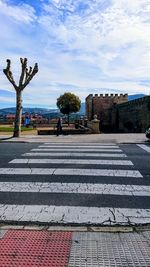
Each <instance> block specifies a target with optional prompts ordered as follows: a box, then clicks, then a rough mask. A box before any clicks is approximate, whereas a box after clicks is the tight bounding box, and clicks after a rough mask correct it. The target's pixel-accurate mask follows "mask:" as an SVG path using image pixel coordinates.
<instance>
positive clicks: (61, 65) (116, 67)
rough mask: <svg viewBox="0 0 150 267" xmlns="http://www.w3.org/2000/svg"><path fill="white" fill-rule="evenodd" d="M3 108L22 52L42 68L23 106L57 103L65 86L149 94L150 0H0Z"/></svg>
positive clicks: (11, 96)
mask: <svg viewBox="0 0 150 267" xmlns="http://www.w3.org/2000/svg"><path fill="white" fill-rule="evenodd" d="M0 25H1V31H0V40H1V46H0V58H1V60H0V72H1V74H0V108H3V107H8V106H14V104H15V91H14V89H13V87H12V85H11V84H10V83H9V82H8V80H7V79H6V77H5V76H4V74H3V71H2V70H3V68H5V67H6V59H7V58H10V59H11V61H12V65H11V68H12V71H13V73H14V77H15V79H16V80H18V79H19V74H20V68H21V66H20V60H19V59H20V57H27V58H28V64H29V66H30V65H31V66H33V65H34V63H35V62H37V63H38V65H39V72H38V74H37V75H36V76H35V77H34V78H33V80H32V81H31V83H30V84H29V85H28V86H27V87H26V88H25V90H24V92H23V106H25V107H27V106H31V107H39V106H40V107H46V108H50V107H55V104H56V100H57V98H58V97H59V96H60V95H61V94H63V93H64V92H66V91H70V92H72V93H74V94H76V95H78V96H79V97H80V99H81V100H82V102H84V101H85V98H86V96H87V95H88V94H90V93H93V94H100V93H104V94H105V93H128V94H137V93H144V94H150V0H107V1H106V0H34V1H31V0H25V1H23V0H22V1H21V0H0Z"/></svg>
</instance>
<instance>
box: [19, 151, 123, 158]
mask: <svg viewBox="0 0 150 267" xmlns="http://www.w3.org/2000/svg"><path fill="white" fill-rule="evenodd" d="M22 156H34V157H37V156H51V157H58V156H65V157H66V156H67V157H72V156H73V157H74V156H75V157H107V158H108V157H113V158H114V157H116V158H125V157H127V156H126V155H125V154H122V153H121V154H119V153H115V154H114V153H80V152H76V153H75V152H71V153H70V152H66V153H64V152H58V153H55V152H53V153H46V152H45V153H41V152H39V153H37V152H29V153H25V154H23V155H22Z"/></svg>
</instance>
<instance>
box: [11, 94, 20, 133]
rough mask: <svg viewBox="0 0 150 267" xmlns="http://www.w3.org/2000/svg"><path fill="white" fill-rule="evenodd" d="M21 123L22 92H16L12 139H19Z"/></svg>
mask: <svg viewBox="0 0 150 267" xmlns="http://www.w3.org/2000/svg"><path fill="white" fill-rule="evenodd" d="M21 121H22V92H21V90H16V117H15V126H14V135H13V136H14V137H20V135H21Z"/></svg>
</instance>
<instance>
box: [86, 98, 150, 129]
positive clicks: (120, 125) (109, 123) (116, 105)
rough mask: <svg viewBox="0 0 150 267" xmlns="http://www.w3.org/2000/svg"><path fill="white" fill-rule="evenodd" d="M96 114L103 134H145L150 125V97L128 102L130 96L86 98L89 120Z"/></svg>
mask: <svg viewBox="0 0 150 267" xmlns="http://www.w3.org/2000/svg"><path fill="white" fill-rule="evenodd" d="M95 114H96V115H97V117H98V119H99V120H100V130H101V131H102V132H145V129H146V128H147V127H148V125H150V96H145V97H142V98H139V99H136V100H132V101H128V94H120V95H118V94H115V95H114V94H111V95H108V94H105V95H103V94H100V95H98V94H96V95H92V94H90V95H88V96H87V98H86V116H87V118H88V120H89V121H91V120H92V119H93V116H94V115H95Z"/></svg>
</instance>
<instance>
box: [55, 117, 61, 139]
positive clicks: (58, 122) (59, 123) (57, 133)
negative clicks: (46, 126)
mask: <svg viewBox="0 0 150 267" xmlns="http://www.w3.org/2000/svg"><path fill="white" fill-rule="evenodd" d="M56 128H57V132H56V135H57V136H59V135H60V134H61V133H62V119H61V118H58V121H57V124H56Z"/></svg>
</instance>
